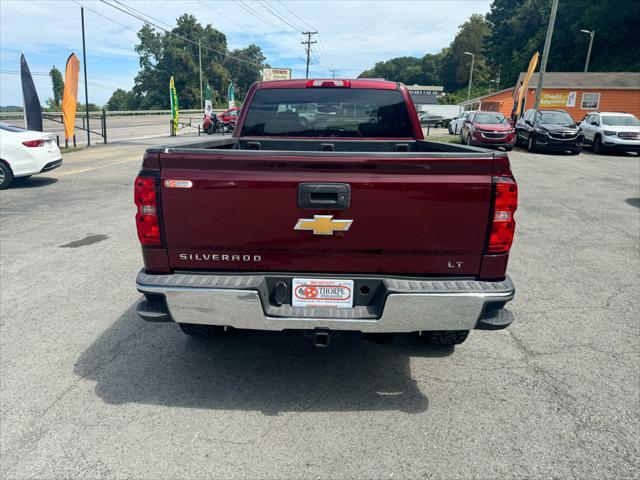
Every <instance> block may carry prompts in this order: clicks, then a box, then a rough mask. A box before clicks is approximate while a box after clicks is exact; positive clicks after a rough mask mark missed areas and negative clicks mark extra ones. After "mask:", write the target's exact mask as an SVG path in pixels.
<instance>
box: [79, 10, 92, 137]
mask: <svg viewBox="0 0 640 480" xmlns="http://www.w3.org/2000/svg"><path fill="white" fill-rule="evenodd" d="M80 20H81V21H82V63H83V67H84V106H85V112H86V115H87V147H90V146H91V129H90V128H89V87H88V86H87V52H86V48H85V44H84V8H83V7H80Z"/></svg>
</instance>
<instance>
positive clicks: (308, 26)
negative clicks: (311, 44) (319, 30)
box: [278, 0, 315, 30]
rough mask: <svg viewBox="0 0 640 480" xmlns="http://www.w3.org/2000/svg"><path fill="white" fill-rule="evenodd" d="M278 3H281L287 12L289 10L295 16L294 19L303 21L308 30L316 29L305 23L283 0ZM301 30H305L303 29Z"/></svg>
mask: <svg viewBox="0 0 640 480" xmlns="http://www.w3.org/2000/svg"><path fill="white" fill-rule="evenodd" d="M278 3H279V4H280V5H282V6H283V7H284V8H285V9H286V10H287V11H288V12H289V13H290V14H291V15H293V16H294V17H296V18H297V19H298V20H299V21H301V22H302V23H303V24H304V25H306V28H309V29H314V28H313V27H312V26H311V25H309V24H308V23H307V22H305V21H304V20H303V19H302V18H300V17H299V16H298V15H296V13H295V12H294V11H293V10H291V9H290V8H289V7H287V6H286V5H285V4H284V3H283V2H282V0H278ZM300 30H303V29H302V28H301V29H300ZM314 30H315V29H314Z"/></svg>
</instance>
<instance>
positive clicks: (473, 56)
mask: <svg viewBox="0 0 640 480" xmlns="http://www.w3.org/2000/svg"><path fill="white" fill-rule="evenodd" d="M464 54H465V55H471V71H469V88H468V89H467V101H469V99H470V98H471V82H472V81H473V63H474V62H475V59H476V56H475V54H474V53H471V52H464Z"/></svg>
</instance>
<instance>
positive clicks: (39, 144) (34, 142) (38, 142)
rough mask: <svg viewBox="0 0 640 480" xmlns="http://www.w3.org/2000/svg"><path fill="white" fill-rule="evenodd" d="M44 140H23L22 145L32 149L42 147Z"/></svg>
mask: <svg viewBox="0 0 640 480" xmlns="http://www.w3.org/2000/svg"><path fill="white" fill-rule="evenodd" d="M44 142H45V140H42V139H40V140H25V141H24V142H22V144H23V145H24V146H25V147H29V148H33V147H42V146H43V145H44Z"/></svg>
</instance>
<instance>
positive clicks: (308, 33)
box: [300, 31, 318, 78]
mask: <svg viewBox="0 0 640 480" xmlns="http://www.w3.org/2000/svg"><path fill="white" fill-rule="evenodd" d="M302 34H303V35H306V36H307V40H306V41H305V42H300V43H301V44H303V45H306V46H307V47H306V48H307V74H306V77H305V78H309V57H310V56H311V45H312V44H314V43H318V42H317V41H316V40H314V41H313V42H312V41H311V35H317V34H318V32H317V31H315V32H302Z"/></svg>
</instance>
